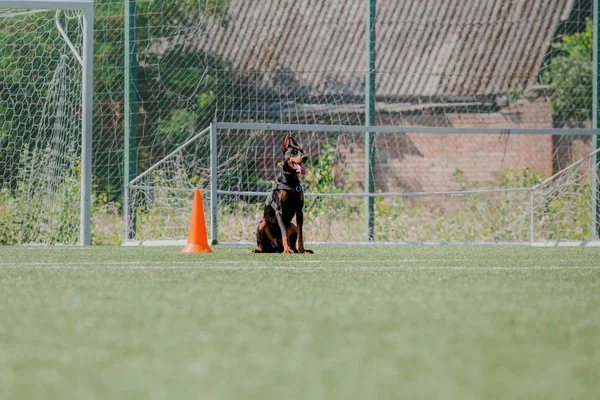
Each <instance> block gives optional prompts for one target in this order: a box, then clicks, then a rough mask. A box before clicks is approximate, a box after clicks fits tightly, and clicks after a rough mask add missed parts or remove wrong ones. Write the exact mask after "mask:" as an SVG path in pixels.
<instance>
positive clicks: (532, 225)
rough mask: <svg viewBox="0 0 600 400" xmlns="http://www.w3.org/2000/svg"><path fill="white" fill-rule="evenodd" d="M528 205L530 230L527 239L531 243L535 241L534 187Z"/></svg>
mask: <svg viewBox="0 0 600 400" xmlns="http://www.w3.org/2000/svg"><path fill="white" fill-rule="evenodd" d="M529 205H530V207H531V210H530V221H529V224H530V226H529V230H530V237H529V241H530V243H531V244H533V242H534V241H535V187H534V188H532V189H531V195H530V198H529Z"/></svg>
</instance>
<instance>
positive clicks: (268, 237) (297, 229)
mask: <svg viewBox="0 0 600 400" xmlns="http://www.w3.org/2000/svg"><path fill="white" fill-rule="evenodd" d="M283 157H284V158H283V162H282V163H281V169H280V170H278V171H277V180H276V181H275V184H274V185H273V188H271V190H270V191H269V196H268V197H267V201H266V202H265V211H264V216H263V220H262V221H261V222H260V224H259V225H258V230H257V232H256V242H257V245H258V249H256V250H254V253H312V251H311V250H307V249H305V248H304V238H303V236H302V224H303V222H304V213H303V212H302V208H303V207H304V192H303V191H302V186H301V185H300V180H299V179H298V175H302V176H304V175H306V169H305V167H304V163H305V162H306V160H307V158H308V157H307V156H305V155H304V150H303V149H301V148H300V146H298V143H296V141H295V140H294V138H293V137H291V136H290V135H286V137H285V139H284V141H283ZM294 216H296V224H297V226H296V225H294V224H293V223H292V219H293V218H294ZM296 241H297V242H298V247H296Z"/></svg>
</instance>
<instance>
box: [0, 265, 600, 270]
mask: <svg viewBox="0 0 600 400" xmlns="http://www.w3.org/2000/svg"><path fill="white" fill-rule="evenodd" d="M241 264H243V263H241ZM4 265H7V264H4ZM94 265H96V266H97V267H98V268H101V269H108V270H222V271H226V270H234V271H251V270H272V271H297V272H303V271H365V272H368V271H390V270H448V271H449V270H455V271H490V270H497V271H549V270H552V271H566V270H600V266H544V267H542V266H523V267H501V266H489V267H484V266H474V267H465V266H428V265H424V266H410V265H409V266H407V265H395V266H381V265H379V266H369V267H366V266H348V265H346V266H342V267H334V268H330V267H327V266H322V265H320V266H306V267H301V266H267V265H257V266H244V265H225V264H207V265H139V264H137V265H135V264H127V265H114V264H113V265H99V264H94ZM11 266H13V267H17V266H18V267H22V268H28V267H33V268H47V269H53V270H63V269H65V270H91V268H90V267H89V266H82V265H80V264H70V265H68V264H60V265H57V264H45V265H17V264H15V265H11Z"/></svg>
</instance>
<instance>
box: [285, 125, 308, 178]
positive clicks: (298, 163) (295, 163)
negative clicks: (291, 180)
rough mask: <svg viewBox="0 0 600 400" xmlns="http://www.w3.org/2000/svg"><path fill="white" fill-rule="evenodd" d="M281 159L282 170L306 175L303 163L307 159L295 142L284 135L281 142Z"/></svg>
mask: <svg viewBox="0 0 600 400" xmlns="http://www.w3.org/2000/svg"><path fill="white" fill-rule="evenodd" d="M283 157H284V159H285V163H284V168H286V169H288V170H291V171H296V173H298V174H300V175H302V176H304V175H306V168H304V163H305V162H306V160H307V159H308V157H307V156H305V155H304V150H303V149H302V148H300V146H298V143H296V140H294V138H293V137H291V136H290V135H286V136H285V139H284V140H283Z"/></svg>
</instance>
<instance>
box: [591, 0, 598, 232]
mask: <svg viewBox="0 0 600 400" xmlns="http://www.w3.org/2000/svg"><path fill="white" fill-rule="evenodd" d="M599 1H600V0H594V8H593V20H594V21H593V25H594V51H593V62H592V86H593V101H592V118H593V126H592V127H593V128H594V129H598V123H599V121H600V115H599V114H598V112H599V110H598V90H599V89H600V88H599V87H598V72H599V71H600V66H599V65H598V63H599V62H600V58H599V57H598V45H599V43H600V20H599V19H598V7H599V5H598V2H599ZM592 141H593V143H594V150H597V149H598V148H600V137H599V136H598V135H594V137H593V138H592ZM599 161H600V156H599V155H598V153H596V154H595V155H594V158H593V162H594V166H593V169H592V184H591V189H592V202H593V204H594V206H593V208H592V210H593V211H592V212H593V215H592V238H594V239H599V238H600V223H599V220H598V218H599V216H600V187H599V185H598V162H599Z"/></svg>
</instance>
